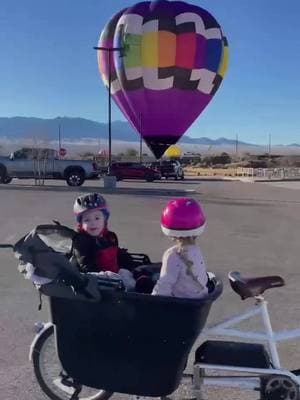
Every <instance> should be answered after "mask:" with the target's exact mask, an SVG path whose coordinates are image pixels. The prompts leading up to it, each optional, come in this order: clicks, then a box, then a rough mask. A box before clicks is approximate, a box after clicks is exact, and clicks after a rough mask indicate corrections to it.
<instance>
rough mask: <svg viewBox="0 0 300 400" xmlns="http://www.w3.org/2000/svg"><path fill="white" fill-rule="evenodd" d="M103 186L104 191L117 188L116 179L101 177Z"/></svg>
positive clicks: (109, 176) (113, 177)
mask: <svg viewBox="0 0 300 400" xmlns="http://www.w3.org/2000/svg"><path fill="white" fill-rule="evenodd" d="M103 186H104V187H105V188H106V189H115V188H116V186H117V178H116V177H115V176H112V175H104V176H103Z"/></svg>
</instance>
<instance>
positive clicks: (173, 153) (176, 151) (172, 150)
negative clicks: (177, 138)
mask: <svg viewBox="0 0 300 400" xmlns="http://www.w3.org/2000/svg"><path fill="white" fill-rule="evenodd" d="M164 155H165V156H166V157H170V158H172V157H180V156H181V148H180V147H179V146H177V145H176V144H172V146H170V147H169V148H168V149H167V150H166V151H165V154H164Z"/></svg>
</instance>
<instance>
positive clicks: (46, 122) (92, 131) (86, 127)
mask: <svg viewBox="0 0 300 400" xmlns="http://www.w3.org/2000/svg"><path fill="white" fill-rule="evenodd" d="M59 126H60V129H61V137H62V138H63V139H64V140H65V139H71V140H74V141H76V140H80V139H83V138H92V139H107V135H108V128H107V124H106V123H100V122H96V121H91V120H88V119H84V118H69V117H57V118H53V119H43V118H33V117H11V118H8V117H0V137H2V138H3V137H6V138H11V139H14V140H16V139H21V138H22V139H24V138H25V139H29V138H37V139H48V140H58V132H59ZM112 139H113V140H121V141H124V142H137V141H139V135H138V134H137V133H136V132H135V130H134V129H133V128H132V126H131V125H130V124H129V123H128V122H124V121H113V122H112ZM180 142H181V143H186V144H200V145H208V146H209V145H233V144H235V140H231V139H226V138H223V137H222V138H219V139H216V140H214V139H210V138H207V137H199V138H191V137H189V136H187V135H184V136H183V137H182V139H181V140H180ZM239 144H245V145H247V144H248V143H244V142H239ZM252 146H253V145H252Z"/></svg>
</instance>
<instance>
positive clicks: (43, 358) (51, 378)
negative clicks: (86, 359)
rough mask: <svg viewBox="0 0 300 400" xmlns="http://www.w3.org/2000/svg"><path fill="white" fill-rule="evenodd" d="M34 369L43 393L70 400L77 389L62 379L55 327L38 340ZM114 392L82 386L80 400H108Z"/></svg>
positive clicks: (53, 397)
mask: <svg viewBox="0 0 300 400" xmlns="http://www.w3.org/2000/svg"><path fill="white" fill-rule="evenodd" d="M32 361H33V369H34V374H35V376H36V379H37V381H38V384H39V386H40V388H41V389H42V391H43V392H44V393H45V394H46V395H47V396H48V397H49V398H50V399H51V400H70V398H71V397H72V395H73V394H74V392H75V391H76V388H74V386H72V379H70V378H67V379H65V380H64V379H62V376H61V374H62V372H63V369H62V366H61V364H60V362H59V359H58V356H57V352H56V345H55V337H54V326H53V325H52V326H49V327H48V328H47V329H46V330H45V331H44V332H43V333H42V334H41V336H40V337H39V338H38V340H37V342H36V343H35V345H34V348H33V352H32ZM112 394H113V393H112V392H107V391H105V390H100V391H99V389H94V388H90V387H87V386H81V391H80V393H79V394H78V397H76V398H78V399H79V400H107V399H109V398H110V397H111V396H112Z"/></svg>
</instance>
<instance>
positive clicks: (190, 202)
mask: <svg viewBox="0 0 300 400" xmlns="http://www.w3.org/2000/svg"><path fill="white" fill-rule="evenodd" d="M205 221H206V219H205V215H204V213H203V210H202V208H201V206H200V204H199V203H198V202H197V201H196V200H194V199H192V198H187V197H180V198H176V199H173V200H170V201H169V202H168V204H167V205H166V207H165V208H164V209H163V212H162V215H161V229H162V231H163V233H164V234H165V235H167V236H170V237H172V238H173V239H174V240H175V246H172V247H170V248H169V249H168V250H166V251H165V253H164V255H163V258H162V267H161V272H160V277H159V280H158V281H157V283H156V285H155V287H154V289H153V292H152V294H153V295H160V296H174V297H185V298H202V297H205V296H206V295H207V292H208V290H207V286H206V285H207V281H208V277H207V273H206V268H205V263H204V260H203V256H202V252H201V250H200V248H199V247H198V246H197V245H196V238H197V236H199V235H201V234H202V232H203V230H204V228H205Z"/></svg>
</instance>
